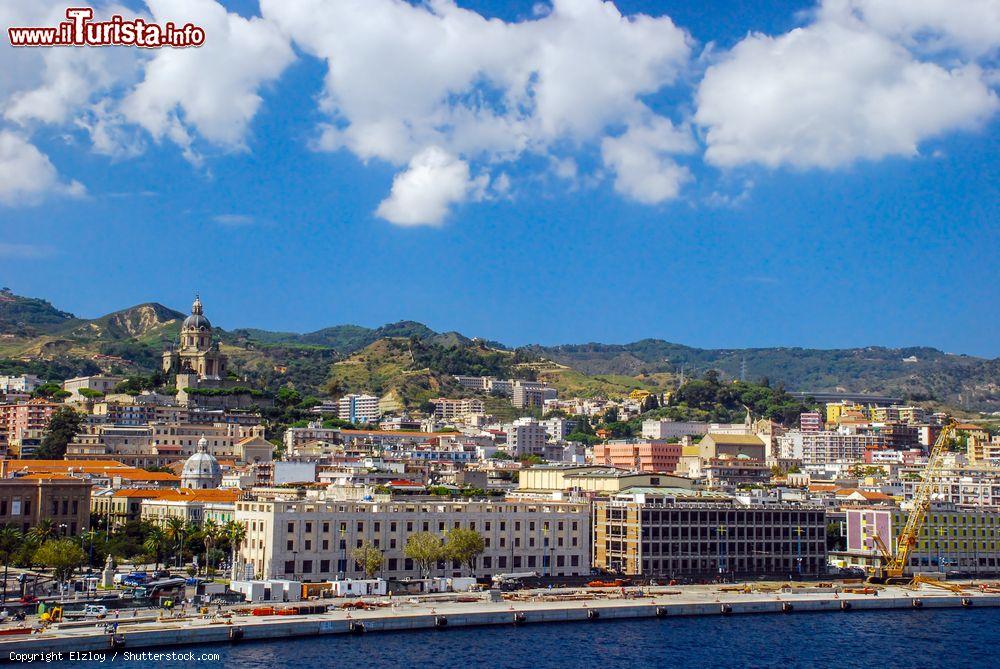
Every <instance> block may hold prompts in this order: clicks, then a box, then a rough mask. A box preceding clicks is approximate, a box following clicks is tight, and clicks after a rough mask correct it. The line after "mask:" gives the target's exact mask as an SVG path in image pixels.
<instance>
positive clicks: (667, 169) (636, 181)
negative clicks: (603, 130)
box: [601, 116, 696, 204]
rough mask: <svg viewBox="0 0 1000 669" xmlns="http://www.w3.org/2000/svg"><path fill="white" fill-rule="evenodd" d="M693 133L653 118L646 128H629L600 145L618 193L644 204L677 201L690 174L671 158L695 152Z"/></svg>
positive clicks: (638, 126) (639, 125)
mask: <svg viewBox="0 0 1000 669" xmlns="http://www.w3.org/2000/svg"><path fill="white" fill-rule="evenodd" d="M695 148H696V147H695V143H694V139H693V138H692V137H691V133H690V132H688V131H686V130H682V129H678V128H675V127H674V125H673V124H672V123H671V122H670V121H668V120H667V119H665V118H662V117H659V116H653V117H651V118H650V119H648V121H647V123H645V124H637V125H634V126H629V128H628V130H627V131H626V132H625V133H624V134H622V135H621V136H619V137H613V138H612V137H607V138H605V139H604V141H603V142H602V143H601V156H602V158H603V159H604V164H605V165H607V166H608V168H610V169H611V170H613V171H614V173H615V190H616V191H618V192H619V193H621V194H622V195H625V196H626V197H630V198H632V199H634V200H637V201H639V202H642V203H644V204H659V203H660V202H664V201H665V200H671V199H673V198H675V197H677V195H678V193H679V192H680V189H681V186H682V185H683V184H684V183H685V182H687V181H690V180H691V172H690V171H689V170H688V169H687V168H686V167H683V166H681V165H678V164H677V163H676V162H675V161H674V160H673V159H672V158H671V157H670V156H671V155H674V154H678V153H690V152H692V151H694V149H695Z"/></svg>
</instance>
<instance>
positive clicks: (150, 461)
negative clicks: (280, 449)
mask: <svg viewBox="0 0 1000 669" xmlns="http://www.w3.org/2000/svg"><path fill="white" fill-rule="evenodd" d="M202 437H205V439H206V440H207V441H208V449H209V452H210V453H211V454H212V455H214V456H215V457H216V458H219V459H220V460H234V461H236V462H246V463H250V462H270V461H271V460H272V458H273V451H274V446H273V445H272V444H271V443H270V442H268V441H267V440H266V439H264V427H263V426H262V425H238V424H234V423H215V424H212V425H199V424H193V423H151V424H149V425H143V426H127V425H100V424H98V425H91V426H88V427H87V428H86V429H85V430H84V432H82V433H80V434H78V435H77V436H76V438H75V439H74V440H73V442H72V443H70V444H69V446H68V447H67V449H66V457H67V458H68V459H73V460H106V459H108V458H114V459H115V460H120V461H121V462H123V463H125V464H127V465H131V466H134V467H150V466H161V467H162V466H165V465H169V464H171V463H174V462H177V461H178V460H186V459H187V458H189V457H190V456H191V455H193V454H194V452H195V451H196V450H197V446H198V441H199V440H200V439H201V438H202Z"/></svg>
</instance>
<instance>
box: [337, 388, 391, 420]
mask: <svg viewBox="0 0 1000 669" xmlns="http://www.w3.org/2000/svg"><path fill="white" fill-rule="evenodd" d="M381 415H382V412H381V411H380V410H379V408H378V398H377V397H375V396H374V395H356V394H354V393H351V394H350V395H344V396H343V397H341V398H340V399H339V400H337V417H338V418H340V420H346V421H347V422H349V423H354V424H358V423H375V422H377V421H378V418H379V416H381Z"/></svg>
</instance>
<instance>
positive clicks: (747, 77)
mask: <svg viewBox="0 0 1000 669" xmlns="http://www.w3.org/2000/svg"><path fill="white" fill-rule="evenodd" d="M833 4H838V3H837V2H836V0H835V2H834V3H833ZM831 7H832V4H829V3H828V5H827V6H825V7H824V11H822V12H820V14H819V18H818V19H817V20H816V21H815V22H814V23H812V24H810V25H807V26H805V27H803V28H798V29H795V30H792V31H791V32H789V33H786V34H784V35H780V36H778V37H769V36H766V35H761V34H753V35H750V36H748V37H747V38H745V39H744V40H742V41H741V42H740V43H739V44H737V45H736V46H735V47H734V48H733V49H732V51H730V52H729V53H728V54H726V55H725V56H723V57H722V59H721V61H720V62H718V63H717V64H715V65H712V66H711V67H709V68H708V70H707V71H706V73H705V76H704V79H703V80H702V82H701V84H700V86H699V88H698V91H697V112H696V115H695V120H696V122H697V123H698V124H699V125H701V126H702V127H704V128H705V140H706V143H707V150H706V154H705V157H706V159H707V160H708V161H709V162H710V163H713V164H715V165H720V166H725V167H729V166H734V165H741V164H746V163H759V164H763V165H767V166H770V167H776V166H779V165H793V166H797V167H825V168H833V167H838V166H841V165H845V164H848V163H851V162H853V161H855V160H858V159H871V160H875V159H879V158H883V157H886V156H892V155H897V156H911V155H914V154H916V153H917V151H918V147H919V144H920V142H922V141H924V140H926V139H928V138H931V137H934V136H937V135H940V134H942V133H944V132H947V131H950V130H954V129H962V128H969V127H973V126H975V125H977V124H979V123H981V122H983V121H984V120H985V119H987V118H989V117H990V116H991V115H992V114H993V113H994V112H995V111H996V110H997V107H998V100H997V96H996V94H995V93H994V92H993V91H992V90H990V88H989V87H988V85H987V84H986V83H985V81H984V78H983V71H982V69H981V68H980V67H979V66H978V65H977V64H975V63H973V62H966V63H959V64H955V65H954V66H951V67H944V66H942V65H939V64H936V63H933V62H929V61H922V60H919V59H918V58H917V57H916V56H914V55H913V53H911V52H910V51H908V50H907V49H906V48H905V47H904V46H903V45H901V44H899V43H897V42H895V41H893V40H892V39H890V38H889V37H887V36H886V35H884V34H882V33H880V32H878V31H877V30H874V29H872V28H871V27H870V26H868V25H867V24H866V23H864V22H863V21H861V20H859V19H858V18H857V17H856V15H855V14H851V13H845V12H839V13H838V12H835V11H833V9H832V8H831Z"/></svg>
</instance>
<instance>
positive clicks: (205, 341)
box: [163, 296, 227, 380]
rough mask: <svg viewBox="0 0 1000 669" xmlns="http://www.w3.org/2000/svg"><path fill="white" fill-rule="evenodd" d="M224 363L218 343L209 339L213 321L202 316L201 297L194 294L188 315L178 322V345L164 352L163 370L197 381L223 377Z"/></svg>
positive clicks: (223, 356) (203, 313) (224, 375)
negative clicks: (193, 377)
mask: <svg viewBox="0 0 1000 669" xmlns="http://www.w3.org/2000/svg"><path fill="white" fill-rule="evenodd" d="M226 362H227V361H226V356H225V355H224V354H223V353H222V352H221V351H220V350H219V344H218V342H213V341H212V324H211V323H210V322H209V321H208V319H207V318H205V312H204V309H203V308H202V305H201V298H200V297H198V296H196V297H195V298H194V304H192V305H191V315H190V316H188V317H187V318H185V319H184V322H183V323H182V324H181V341H180V346H179V347H178V348H176V349H175V348H174V347H172V346H171V347H169V348H167V350H166V351H164V352H163V371H164V372H166V373H168V374H170V373H172V372H176V373H177V374H193V375H196V376H197V377H198V379H199V380H204V379H213V380H220V379H225V378H226Z"/></svg>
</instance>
